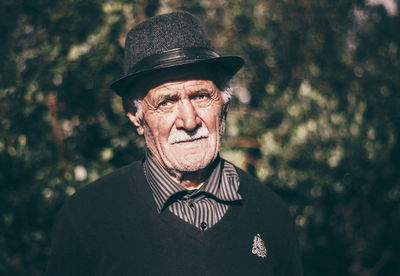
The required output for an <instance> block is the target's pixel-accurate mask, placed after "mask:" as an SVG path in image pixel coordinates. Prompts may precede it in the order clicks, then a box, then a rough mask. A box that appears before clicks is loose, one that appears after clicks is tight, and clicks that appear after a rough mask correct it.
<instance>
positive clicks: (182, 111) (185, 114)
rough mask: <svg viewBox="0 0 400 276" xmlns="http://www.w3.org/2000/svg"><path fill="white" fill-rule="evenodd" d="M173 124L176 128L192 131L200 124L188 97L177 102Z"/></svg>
mask: <svg viewBox="0 0 400 276" xmlns="http://www.w3.org/2000/svg"><path fill="white" fill-rule="evenodd" d="M175 124H176V128H177V129H184V130H186V131H193V130H195V129H196V128H197V127H198V126H200V124H201V119H200V117H199V116H198V114H197V111H196V108H195V107H194V106H193V104H192V102H191V101H190V99H185V100H183V101H180V102H179V103H178V117H177V119H176V123H175Z"/></svg>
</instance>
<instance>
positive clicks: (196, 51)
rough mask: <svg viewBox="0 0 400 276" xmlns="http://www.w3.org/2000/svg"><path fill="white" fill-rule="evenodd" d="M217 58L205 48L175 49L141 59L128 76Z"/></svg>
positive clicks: (214, 53)
mask: <svg viewBox="0 0 400 276" xmlns="http://www.w3.org/2000/svg"><path fill="white" fill-rule="evenodd" d="M217 57H219V55H218V54H217V53H216V52H214V51H211V50H210V49H206V48H200V47H191V48H175V49H171V50H168V51H166V52H163V53H160V54H155V55H151V56H148V57H146V58H144V59H142V60H141V61H140V62H138V63H137V64H136V65H135V66H134V67H132V68H131V69H129V71H128V74H135V73H138V72H142V71H147V70H151V69H157V68H166V67H170V66H176V65H180V64H186V63H187V62H188V61H199V60H207V59H212V58H217Z"/></svg>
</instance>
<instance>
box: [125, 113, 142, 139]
mask: <svg viewBox="0 0 400 276" xmlns="http://www.w3.org/2000/svg"><path fill="white" fill-rule="evenodd" d="M126 115H127V116H128V118H129V120H130V121H131V122H132V123H133V124H134V125H135V126H136V131H137V133H138V134H139V135H143V133H144V129H143V125H142V122H141V120H140V119H139V116H138V114H137V112H135V114H133V113H132V112H128V114H126Z"/></svg>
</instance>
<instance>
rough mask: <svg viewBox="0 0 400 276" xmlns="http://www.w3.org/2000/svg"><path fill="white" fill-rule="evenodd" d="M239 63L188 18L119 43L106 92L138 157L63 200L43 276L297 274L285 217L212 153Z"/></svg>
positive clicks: (166, 18) (273, 200)
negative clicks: (120, 109) (137, 141)
mask: <svg viewBox="0 0 400 276" xmlns="http://www.w3.org/2000/svg"><path fill="white" fill-rule="evenodd" d="M242 65H243V60H242V58H240V57H237V56H225V57H220V56H219V55H218V54H217V53H216V52H215V49H214V47H213V46H212V44H211V42H210V40H209V39H208V37H207V35H206V33H205V32H204V30H203V28H202V27H201V25H200V23H199V22H198V20H197V19H196V18H195V17H194V16H193V15H191V14H189V13H186V12H177V13H170V14H166V15H161V16H157V17H153V18H150V19H148V20H147V21H144V22H143V23H141V24H139V25H137V26H136V27H134V28H133V29H132V30H131V31H130V32H129V33H128V35H127V39H126V45H125V72H126V73H125V75H124V76H123V77H122V78H121V79H119V80H117V81H116V82H114V83H113V84H112V85H111V88H112V89H113V90H114V91H115V92H116V93H117V94H119V95H120V96H122V98H123V105H124V108H125V110H126V112H127V116H128V117H129V119H130V121H131V122H132V123H133V125H134V126H135V127H136V130H137V132H138V134H139V135H144V138H145V140H146V145H147V151H146V156H145V158H144V159H143V160H142V161H137V162H134V163H132V164H130V165H127V166H125V167H123V168H121V169H119V170H117V171H115V172H113V173H111V174H109V175H107V176H105V177H103V178H101V179H99V180H97V181H96V182H94V183H92V184H89V185H87V186H86V187H85V188H84V189H82V190H80V191H78V192H77V193H76V194H74V195H73V196H72V197H71V198H69V199H68V200H67V201H66V202H65V204H64V206H63V207H62V209H61V211H60V212H59V214H58V216H57V219H56V222H55V225H54V230H53V240H52V251H51V257H50V260H49V264H48V268H47V274H48V275H187V274H191V275H301V274H302V272H301V264H300V258H299V252H298V246H297V241H296V237H295V231H294V226H293V223H292V219H291V217H290V215H289V212H288V211H287V208H286V207H285V206H284V204H283V203H282V202H281V200H280V199H279V198H278V197H277V196H276V195H275V194H274V193H273V192H271V191H270V190H269V189H268V188H267V187H266V186H265V185H262V184H260V183H259V182H258V181H257V180H256V179H254V178H253V177H251V176H249V175H248V174H246V173H245V172H243V171H241V170H240V169H238V168H236V167H235V166H234V165H233V164H231V163H229V162H228V161H225V160H223V159H222V158H220V157H219V154H218V150H219V145H220V140H221V136H222V134H223V132H224V124H225V117H226V114H227V112H228V108H229V101H230V98H231V89H230V88H229V80H230V79H231V78H232V77H233V76H234V75H235V73H236V72H237V71H238V70H239V69H240V67H241V66H242Z"/></svg>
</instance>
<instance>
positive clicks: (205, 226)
mask: <svg viewBox="0 0 400 276" xmlns="http://www.w3.org/2000/svg"><path fill="white" fill-rule="evenodd" d="M200 227H201V229H203V230H204V229H206V228H207V223H206V222H204V221H203V222H202V223H201V224H200Z"/></svg>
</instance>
